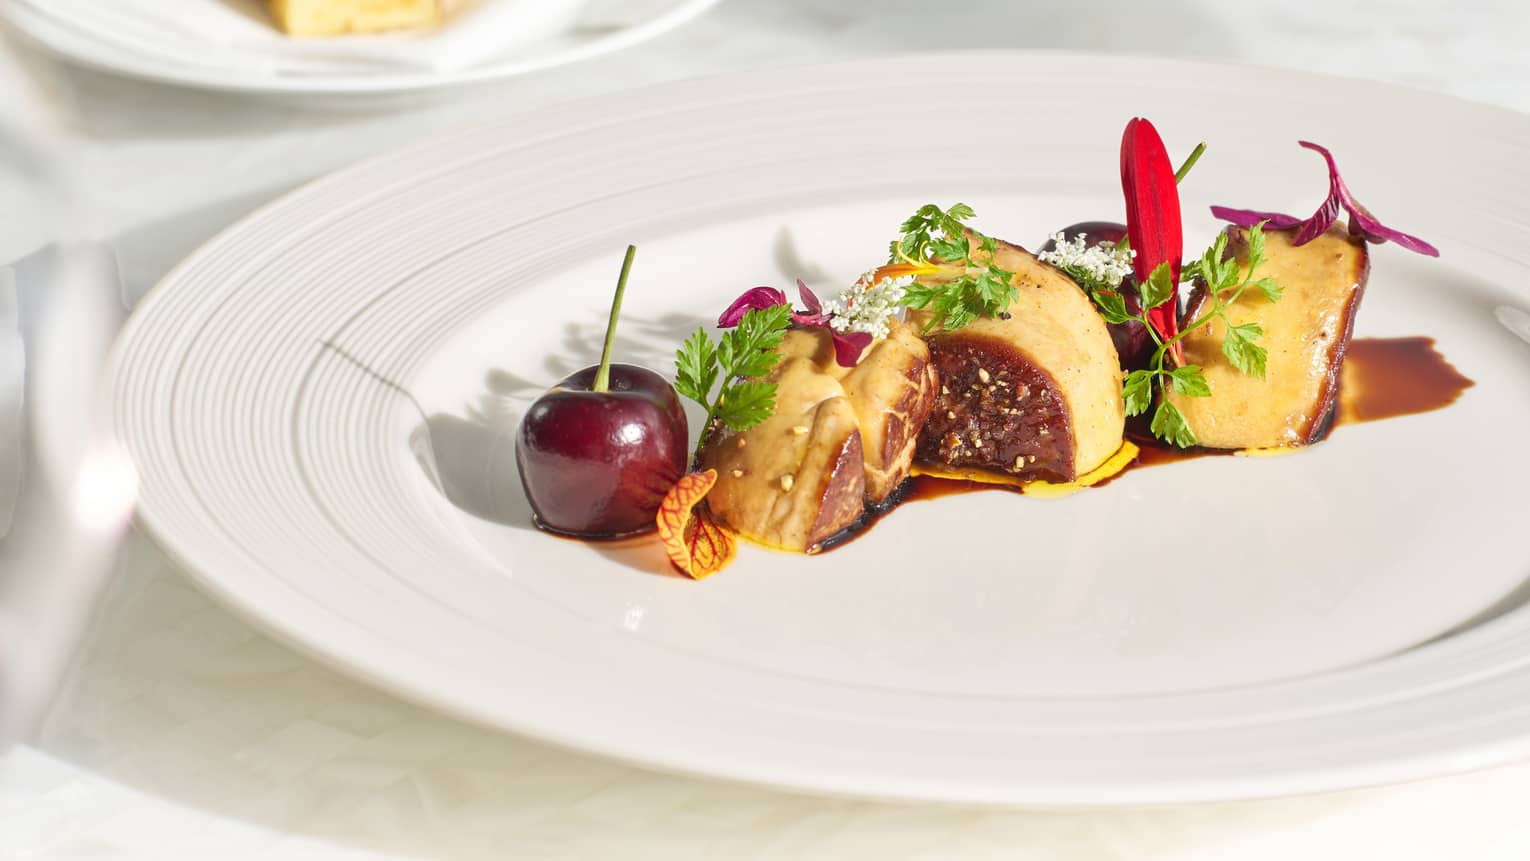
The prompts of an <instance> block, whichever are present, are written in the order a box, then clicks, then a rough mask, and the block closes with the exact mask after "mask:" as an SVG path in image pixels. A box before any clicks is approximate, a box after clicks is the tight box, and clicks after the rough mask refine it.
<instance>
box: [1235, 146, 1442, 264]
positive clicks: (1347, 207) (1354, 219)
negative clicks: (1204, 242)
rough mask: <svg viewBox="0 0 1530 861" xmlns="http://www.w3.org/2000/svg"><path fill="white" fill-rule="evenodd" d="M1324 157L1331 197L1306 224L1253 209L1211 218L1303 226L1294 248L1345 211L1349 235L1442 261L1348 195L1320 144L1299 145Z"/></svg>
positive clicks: (1426, 245) (1427, 246)
mask: <svg viewBox="0 0 1530 861" xmlns="http://www.w3.org/2000/svg"><path fill="white" fill-rule="evenodd" d="M1297 143H1298V144H1300V145H1302V146H1303V147H1306V148H1307V149H1310V150H1312V151H1313V152H1316V153H1318V154H1320V155H1322V156H1323V160H1324V161H1325V162H1327V163H1328V197H1326V198H1324V200H1323V205H1322V206H1319V207H1318V210H1317V212H1314V213H1313V214H1312V217H1311V218H1309V219H1307V220H1305V221H1297V220H1296V219H1294V218H1292V217H1291V216H1289V215H1282V214H1280V213H1278V212H1256V211H1254V210H1252V209H1230V208H1228V207H1225V206H1213V207H1212V208H1211V214H1212V215H1213V216H1215V217H1217V218H1220V219H1222V220H1223V221H1230V222H1232V223H1233V224H1236V225H1238V226H1239V227H1252V226H1253V225H1254V224H1257V223H1258V222H1259V220H1260V219H1261V218H1268V219H1269V225H1268V226H1269V227H1272V228H1274V229H1276V230H1282V229H1286V228H1291V227H1297V226H1300V228H1301V229H1300V230H1298V231H1297V232H1296V236H1295V237H1294V238H1293V239H1292V240H1291V244H1292V245H1306V244H1307V243H1308V242H1311V241H1312V240H1314V239H1316V238H1318V237H1319V236H1322V235H1323V233H1325V232H1326V231H1327V230H1328V228H1330V227H1332V226H1333V223H1334V222H1335V221H1337V220H1338V219H1339V209H1340V207H1343V209H1344V211H1345V212H1346V213H1348V215H1349V233H1350V235H1351V236H1355V237H1358V238H1360V239H1362V240H1364V241H1366V242H1373V243H1377V244H1380V243H1382V242H1395V243H1397V244H1398V245H1400V246H1402V247H1403V248H1406V249H1408V250H1409V251H1412V252H1415V253H1418V254H1426V255H1428V256H1430V257H1439V256H1440V251H1439V249H1437V248H1435V247H1434V246H1433V245H1430V244H1429V243H1427V242H1425V241H1424V240H1422V239H1419V238H1418V237H1417V236H1413V235H1412V234H1408V233H1403V232H1402V231H1401V230H1393V229H1392V228H1390V227H1387V226H1386V225H1385V224H1382V223H1381V222H1380V221H1378V220H1377V219H1376V216H1374V215H1372V214H1371V211H1370V210H1369V209H1366V208H1365V206H1364V205H1363V204H1361V203H1360V201H1358V200H1356V199H1355V196H1354V195H1353V194H1350V193H1349V186H1347V185H1345V184H1344V177H1342V176H1340V175H1339V164H1338V162H1337V161H1335V160H1334V157H1333V153H1332V152H1329V150H1328V148H1327V147H1325V146H1322V145H1321V144H1315V143H1313V142H1312V141H1297Z"/></svg>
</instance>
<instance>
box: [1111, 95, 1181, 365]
mask: <svg viewBox="0 0 1530 861" xmlns="http://www.w3.org/2000/svg"><path fill="white" fill-rule="evenodd" d="M1121 190H1122V191H1123V192H1124V193H1125V195H1126V236H1127V239H1128V240H1130V242H1131V245H1132V249H1133V250H1135V251H1136V252H1137V254H1136V257H1134V258H1133V259H1132V270H1133V271H1134V272H1135V273H1136V275H1137V280H1138V282H1139V283H1140V282H1145V281H1147V279H1148V276H1150V275H1151V274H1152V273H1153V270H1154V269H1157V268H1158V266H1159V265H1160V264H1163V263H1168V264H1169V275H1170V276H1171V277H1172V278H1173V282H1174V285H1175V290H1174V295H1173V297H1172V298H1170V300H1169V301H1167V302H1165V303H1163V304H1162V305H1159V306H1158V307H1157V308H1152V309H1149V310H1148V321H1149V322H1151V323H1152V324H1153V328H1154V329H1156V330H1158V334H1159V336H1160V337H1161V338H1163V339H1164V340H1165V341H1168V340H1170V339H1172V338H1174V336H1176V335H1178V334H1179V287H1178V285H1179V268H1180V263H1181V260H1182V257H1183V254H1184V236H1183V229H1184V227H1183V224H1182V223H1181V220H1180V212H1179V188H1178V187H1177V183H1175V181H1174V165H1173V164H1171V163H1170V162H1169V153H1168V150H1166V149H1165V148H1164V145H1163V138H1161V137H1159V136H1158V130H1157V129H1155V128H1153V124H1152V123H1150V122H1148V121H1147V120H1145V119H1142V118H1141V117H1135V118H1133V119H1132V120H1131V122H1129V123H1127V124H1126V131H1125V132H1124V133H1123V134H1122V135H1121ZM1171 352H1172V353H1173V354H1174V359H1175V361H1178V362H1181V363H1183V360H1184V355H1183V353H1182V352H1181V351H1180V349H1179V344H1178V343H1176V344H1175V345H1174V347H1173V348H1171Z"/></svg>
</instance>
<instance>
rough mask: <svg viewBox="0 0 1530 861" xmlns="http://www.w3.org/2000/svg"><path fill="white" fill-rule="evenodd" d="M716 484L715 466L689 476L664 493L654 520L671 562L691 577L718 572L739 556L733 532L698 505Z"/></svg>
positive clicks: (701, 576)
mask: <svg viewBox="0 0 1530 861" xmlns="http://www.w3.org/2000/svg"><path fill="white" fill-rule="evenodd" d="M715 484H717V470H715V469H706V470H702V471H701V472H693V473H690V474H689V475H686V476H685V477H684V478H681V479H680V480H679V481H677V482H675V486H674V487H672V488H670V490H669V493H667V494H665V495H664V500H663V502H661V503H660V504H659V512H658V514H657V515H656V516H655V520H654V522H655V524H656V525H657V526H658V529H659V540H660V541H661V542H663V544H664V552H665V553H666V554H667V555H668V556H669V561H670V562H671V563H672V564H673V565H674V566H675V568H676V569H677V570H679V571H680V573H682V574H684V575H685V576H687V577H689V578H691V579H692V580H700V579H702V578H705V577H710V576H712V575H713V574H716V573H717V572H718V571H721V570H722V569H724V568H726V567H728V565H729V563H731V562H732V561H733V558H734V557H735V556H737V555H738V540H737V539H736V538H734V537H733V533H732V532H730V531H728V530H727V529H724V528H723V527H721V526H719V525H718V524H717V522H716V521H714V520H713V519H712V517H711V516H710V515H709V514H708V513H707V511H706V509H705V508H703V509H701V510H697V508H696V506H697V505H699V504H700V503H701V501H702V500H703V499H704V498H706V495H707V493H708V492H709V491H711V489H712V487H713V485H715Z"/></svg>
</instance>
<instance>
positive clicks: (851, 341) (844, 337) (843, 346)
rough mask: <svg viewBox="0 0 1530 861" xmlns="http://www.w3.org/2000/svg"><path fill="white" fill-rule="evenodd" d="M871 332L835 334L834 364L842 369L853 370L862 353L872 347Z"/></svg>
mask: <svg viewBox="0 0 1530 861" xmlns="http://www.w3.org/2000/svg"><path fill="white" fill-rule="evenodd" d="M871 340H872V339H871V333H870V332H834V362H835V364H837V365H839V366H840V367H841V368H853V367H855V363H856V362H859V361H860V360H861V353H863V352H865V350H866V348H867V347H868V346H870V345H871Z"/></svg>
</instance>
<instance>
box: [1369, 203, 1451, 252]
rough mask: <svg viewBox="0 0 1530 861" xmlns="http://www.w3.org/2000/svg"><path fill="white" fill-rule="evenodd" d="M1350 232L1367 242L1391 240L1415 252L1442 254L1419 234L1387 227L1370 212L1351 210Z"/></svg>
mask: <svg viewBox="0 0 1530 861" xmlns="http://www.w3.org/2000/svg"><path fill="white" fill-rule="evenodd" d="M1349 232H1350V233H1352V234H1354V235H1355V236H1358V237H1360V238H1361V239H1364V240H1365V241H1367V242H1377V243H1380V242H1386V241H1388V240H1390V241H1392V242H1395V243H1397V244H1398V245H1401V246H1402V247H1403V248H1406V249H1408V250H1409V251H1412V252H1414V253H1415V254H1423V255H1426V256H1428V257H1439V256H1440V249H1438V248H1435V247H1434V246H1433V245H1430V244H1429V243H1427V242H1425V241H1424V240H1422V239H1419V238H1418V237H1417V236H1413V235H1411V234H1407V233H1403V232H1402V231H1401V230H1393V229H1392V228H1390V227H1387V226H1386V225H1384V224H1382V223H1381V222H1379V221H1377V220H1376V219H1375V218H1374V217H1373V216H1372V215H1371V214H1370V213H1369V212H1363V211H1360V210H1351V211H1350V213H1349Z"/></svg>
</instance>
